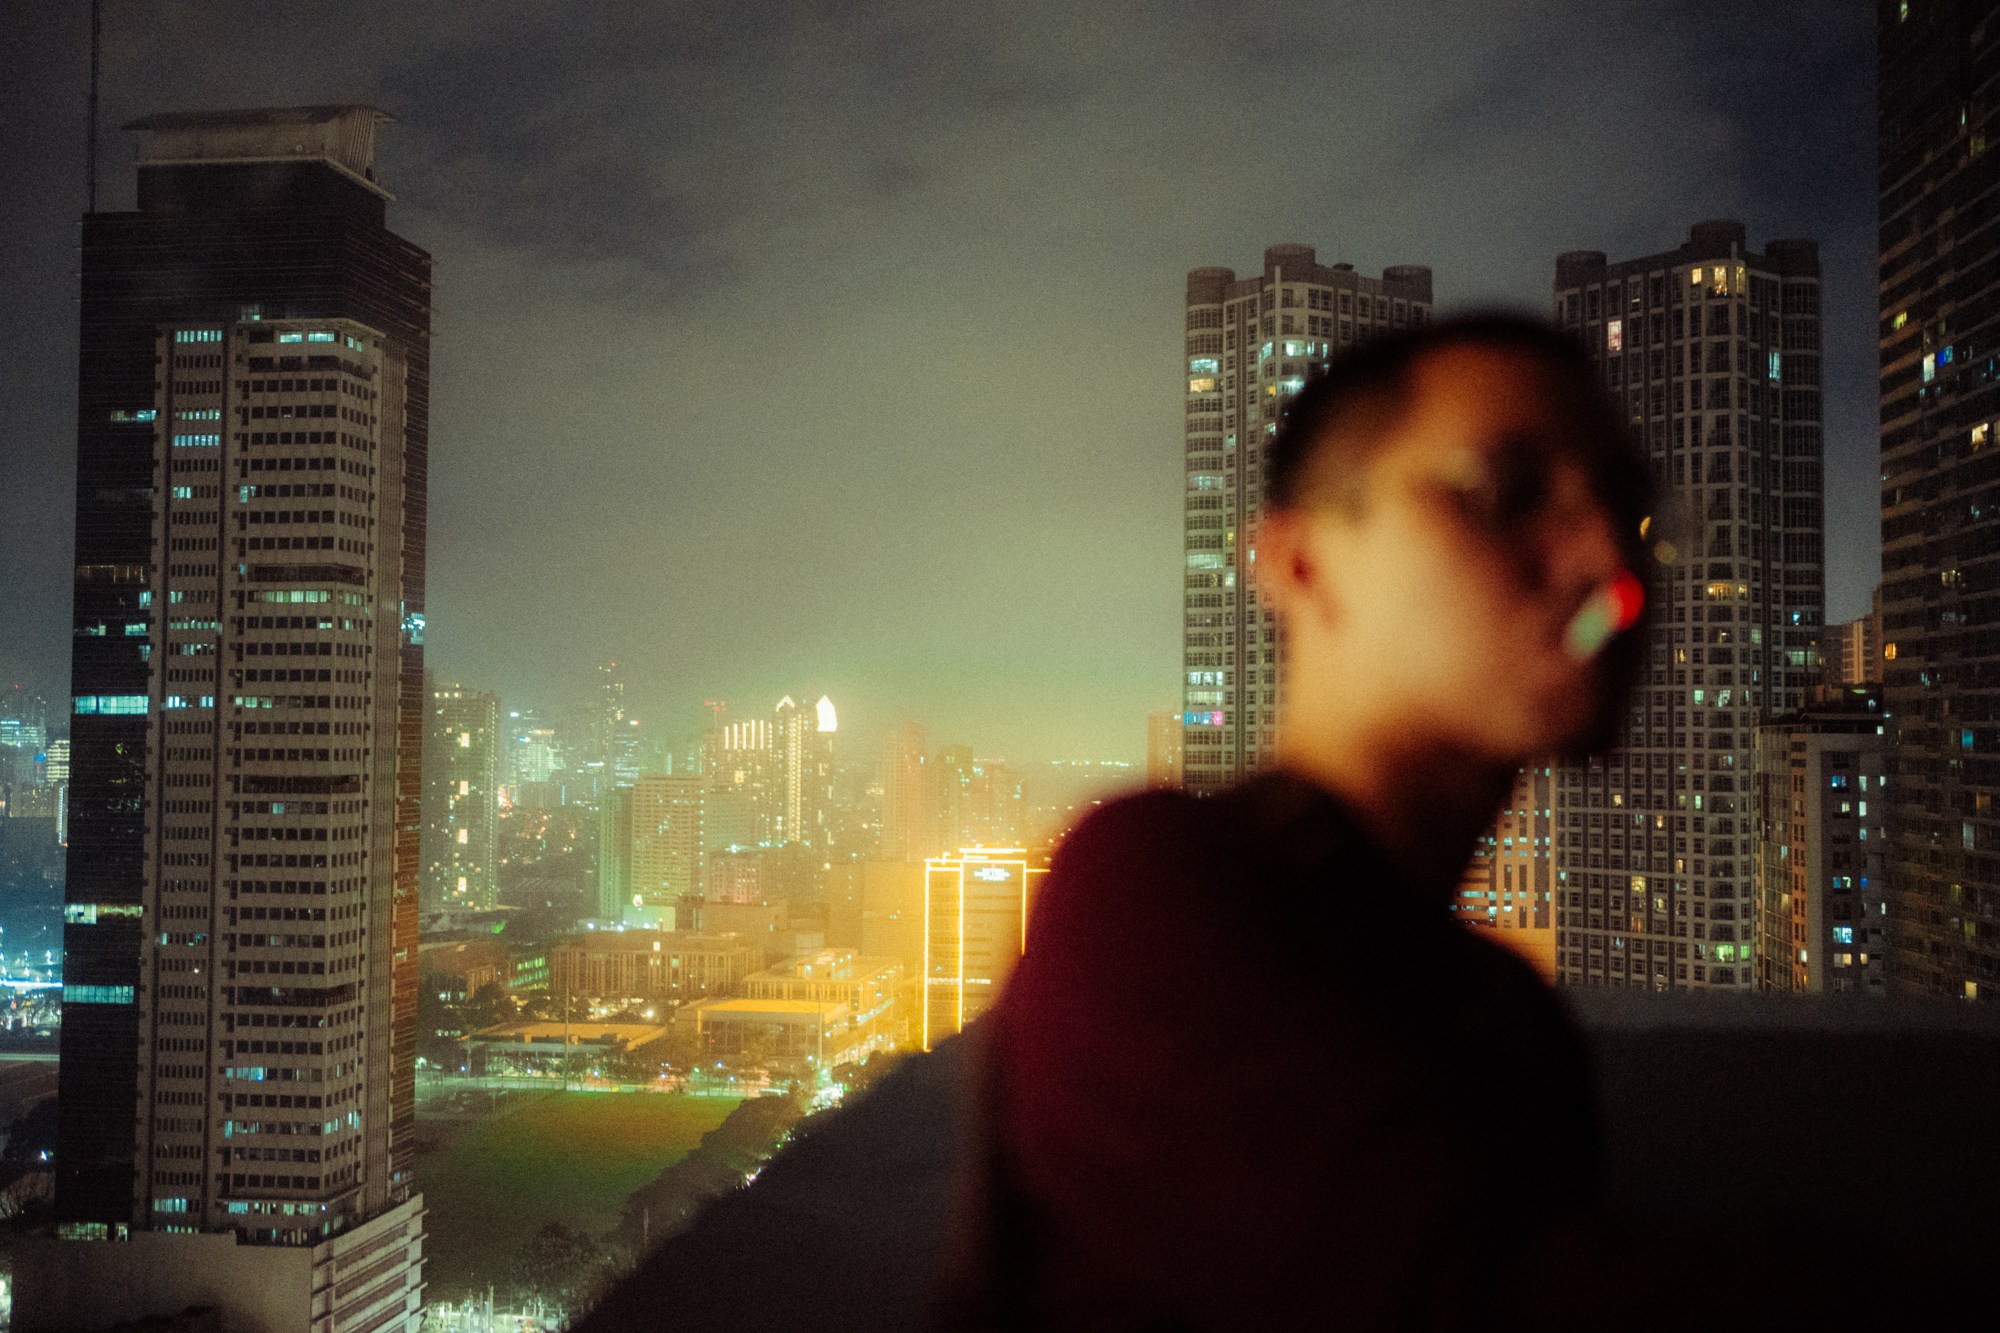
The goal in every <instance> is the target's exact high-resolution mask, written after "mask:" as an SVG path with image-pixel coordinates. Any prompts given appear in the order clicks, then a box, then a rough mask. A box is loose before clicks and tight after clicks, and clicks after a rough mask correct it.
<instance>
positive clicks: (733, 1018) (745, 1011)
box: [674, 998, 886, 1068]
mask: <svg viewBox="0 0 2000 1333" xmlns="http://www.w3.org/2000/svg"><path fill="white" fill-rule="evenodd" d="M674 1021H675V1022H676V1023H692V1024H693V1033H694V1042H695V1058H696V1059H697V1060H698V1061H700V1062H702V1063H704V1064H707V1063H713V1062H716V1061H720V1062H722V1063H724V1064H732V1065H762V1064H769V1063H772V1062H776V1061H786V1062H795V1063H797V1062H803V1063H806V1064H810V1065H814V1066H818V1067H821V1068H831V1067H832V1066H834V1065H842V1064H851V1063H853V1062H855V1061H857V1060H862V1059H865V1058H866V1057H867V1056H868V1055H869V1054H870V1053H871V1052H873V1051H877V1050H882V1049H886V1048H885V1047H884V1046H882V1045H880V1044H871V1037H870V1034H869V1033H868V1031H867V1030H866V1028H865V1026H864V1025H862V1024H859V1023H857V1022H856V1015H855V1013H854V1010H853V1009H852V1008H851V1007H850V1006H849V1005H847V1004H846V1003H845V1002H844V1001H840V1000H778V999H762V1000H751V999H741V998H739V999H729V1000H702V1001H699V1002H698V1003H695V1004H692V1005H689V1006H687V1007H686V1008H684V1009H682V1010H681V1011H680V1012H679V1013H678V1014H676V1015H674Z"/></svg>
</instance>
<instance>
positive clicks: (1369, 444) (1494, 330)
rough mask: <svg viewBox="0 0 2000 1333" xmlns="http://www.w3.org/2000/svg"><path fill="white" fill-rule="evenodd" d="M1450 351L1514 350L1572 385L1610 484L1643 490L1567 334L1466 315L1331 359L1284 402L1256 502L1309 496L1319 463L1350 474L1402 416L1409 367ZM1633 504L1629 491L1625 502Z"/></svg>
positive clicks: (1621, 435)
mask: <svg viewBox="0 0 2000 1333" xmlns="http://www.w3.org/2000/svg"><path fill="white" fill-rule="evenodd" d="M1453 347H1486V348H1493V349H1497V350H1502V351H1515V352H1520V353H1523V354H1525V355H1527V356H1530V357H1532V358H1534V359H1535V360H1537V361H1539V362H1541V363H1542V364H1543V365H1544V366H1546V367H1547V368H1548V369H1549V370H1551V371H1553V372H1554V373H1555V375H1556V377H1557V379H1558V381H1560V382H1561V383H1563V384H1564V385H1565V387H1571V388H1574V390H1575V392H1576V393H1577V394H1578V397H1579V400H1580V401H1582V402H1583V403H1585V404H1587V406H1588V410H1590V411H1591V412H1593V413H1594V414H1597V415H1599V416H1600V417H1601V418H1602V421H1603V424H1604V428H1605V432H1606V434H1607V436H1608V437H1609V438H1610V439H1612V440H1614V441H1616V443H1615V445H1614V450H1615V451H1616V452H1618V453H1620V454H1622V455H1623V457H1620V458H1617V459H1607V460H1606V461H1607V462H1609V463H1611V464H1612V465H1613V467H1614V470H1615V471H1617V472H1619V473H1629V472H1630V471H1631V470H1632V469H1634V468H1637V469H1638V470H1639V475H1638V476H1637V477H1636V478H1630V477H1626V478H1622V479H1621V484H1620V485H1619V486H1618V487H1617V488H1616V489H1618V490H1619V491H1621V492H1623V491H1626V490H1637V491H1639V492H1641V493H1643V491H1644V488H1645V485H1644V483H1645V479H1644V473H1643V464H1642V463H1640V461H1639V458H1638V455H1637V453H1636V451H1634V450H1633V449H1632V447H1631V443H1630V440H1629V437H1628V436H1627V433H1626V431H1625V428H1624V425H1623V423H1622V421H1621V419H1620V416H1619V413H1618V412H1617V410H1616V408H1615V407H1613V405H1612V404H1611V401H1610V399H1609V398H1608V397H1607V396H1606V394H1605V391H1604V389H1603V387H1602V385H1601V383H1600V382H1599V380H1598V376H1597V368H1596V366H1595V365H1594V364H1593V363H1592V361H1591V358H1590V354H1589V353H1588V352H1586V351H1585V350H1584V348H1583V346H1582V345H1581V344H1580V343H1578V342H1577V341H1576V340H1575V339H1574V338H1572V337H1570V336H1569V335H1568V334H1566V333H1564V332H1563V331H1562V330H1561V329H1558V328H1556V327H1554V326H1553V325H1550V324H1544V323H1542V322H1541V321H1540V320H1535V319H1530V318H1527V317H1526V316H1523V315H1511V314H1504V313H1498V314H1473V315H1461V316H1457V317H1454V318H1451V319H1445V320H1440V321H1438V322H1437V323H1435V324H1430V325H1426V326H1425V327H1423V328H1418V329H1410V330H1407V331H1404V332H1398V333H1392V334H1390V335H1388V336H1386V337H1382V338H1378V339H1376V340H1374V341H1373V342H1368V343H1363V344H1362V345H1361V346H1359V347H1356V348H1353V349H1351V350H1349V351H1346V352H1343V353H1341V354H1340V355H1339V356H1338V357H1336V358H1334V360H1333V361H1332V362H1330V363H1329V364H1328V366H1327V368H1326V370H1325V372H1324V373H1323V374H1321V375H1319V376H1317V377H1316V378H1314V379H1313V380H1312V381H1311V382H1310V383H1308V384H1307V385H1306V386H1305V388H1304V389H1302V390H1301V391H1300V392H1299V393H1298V394H1296V395H1294V396H1293V397H1292V398H1291V399H1290V400H1289V402H1288V403H1287V404H1286V409H1285V420H1284V424H1283V425H1281V426H1280V427H1279V428H1278V434H1277V438H1276V439H1274V440H1273V441H1272V442H1271V447H1270V450H1269V452H1268V453H1267V454H1266V456H1265V460H1264V499H1265V503H1266V504H1267V505H1269V506H1271V507H1273V508H1280V509H1284V508H1295V507H1299V506H1302V505H1305V504H1307V503H1310V502H1311V501H1312V500H1313V499H1315V498H1317V497H1316V496H1315V494H1314V492H1315V491H1321V490H1323V488H1322V487H1321V486H1319V485H1316V484H1315V483H1316V481H1317V480H1318V474H1320V473H1321V472H1322V470H1323V469H1322V467H1321V466H1317V465H1319V464H1322V463H1323V462H1333V461H1337V462H1338V463H1339V464H1340V465H1342V466H1343V467H1344V468H1346V469H1347V470H1349V471H1350V472H1352V473H1353V474H1356V475H1358V474H1359V472H1360V470H1361V468H1362V467H1363V465H1365V464H1366V463H1367V462H1368V461H1369V459H1370V457H1372V456H1373V454H1374V453H1375V451H1376V450H1377V449H1378V448H1379V447H1380V445H1381V443H1382V441H1383V440H1384V439H1385V438H1386V437H1387V436H1388V435H1389V434H1391V433H1392V432H1393V431H1394V430H1395V428H1396V426H1397V425H1398V423H1400V422H1401V421H1402V419H1403V417H1404V415H1405V413H1406V412H1407V411H1408V410H1409V407H1410V399H1411V394H1412V392H1413V391H1414V388H1415V380H1416V369H1417V366H1418V365H1419V364H1420V363H1421V362H1422V361H1423V360H1424V359H1425V358H1426V357H1428V356H1430V355H1432V354H1433V353H1435V352H1439V351H1443V350H1445V349H1447V348H1453ZM1620 498H1621V499H1626V498H1630V499H1633V500H1637V501H1638V502H1639V503H1641V504H1643V499H1641V498H1640V497H1639V496H1638V495H1634V496H1630V497H1626V496H1623V495H1621V497H1620Z"/></svg>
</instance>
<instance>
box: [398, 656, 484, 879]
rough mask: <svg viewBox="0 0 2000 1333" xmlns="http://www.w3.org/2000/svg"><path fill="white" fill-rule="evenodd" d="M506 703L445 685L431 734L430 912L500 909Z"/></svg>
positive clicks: (427, 749) (433, 706)
mask: <svg viewBox="0 0 2000 1333" xmlns="http://www.w3.org/2000/svg"><path fill="white" fill-rule="evenodd" d="M499 761H500V699H499V697H498V696H497V695H492V694H483V693H481V692H479V691H477V690H468V689H466V688H464V687H463V686H461V685H445V686H442V687H441V688H437V689H433V690H431V691H430V713H429V719H428V722H427V723H426V726H425V729H424V835H423V854H424V859H423V873H422V875H421V876H420V878H419V884H418V887H419V888H420V889H421V891H422V902H423V904H424V905H425V906H426V907H427V908H439V907H459V908H474V909H481V910H483V909H488V908H493V907H498V906H499V905H500V882H499V848H498V843H499V831H500V790H499V788H500V782H499Z"/></svg>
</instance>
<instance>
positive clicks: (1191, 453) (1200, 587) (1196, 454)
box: [1181, 245, 1431, 793]
mask: <svg viewBox="0 0 2000 1333" xmlns="http://www.w3.org/2000/svg"><path fill="white" fill-rule="evenodd" d="M1430 313H1431V271H1430V270H1429V269H1428V268H1423V267H1420V266H1417V265H1403V266H1399V267H1395V268H1388V269H1384V270H1383V271H1382V276H1381V277H1379V278H1367V277H1363V276H1361V275H1360V274H1358V273H1356V272H1355V271H1354V268H1353V266H1352V265H1351V264H1333V265H1326V264H1321V263H1320V262H1319V261H1318V258H1317V257H1316V256H1315V254H1314V253H1313V249H1312V247H1311V246H1308V245H1275V246H1272V247H1271V248H1270V249H1268V250H1266V251H1265V252H1264V267H1263V271H1262V272H1260V273H1256V274H1252V275H1250V276H1248V277H1245V278H1241V279H1239V278H1238V277H1237V276H1236V274H1235V272H1234V271H1233V270H1230V269H1226V268H1198V269H1195V270H1194V271H1192V272H1191V273H1189V274H1188V278H1187V343H1186V346H1185V347H1184V348H1183V351H1184V353H1185V357H1186V368H1187V426H1186V441H1185V444H1186V449H1185V455H1186V460H1187V461H1186V474H1187V496H1186V509H1187V523H1186V543H1185V545H1186V563H1187V567H1186V570H1185V571H1184V576H1185V585H1184V593H1183V596H1182V603H1183V607H1184V610H1185V613H1186V614H1185V622H1186V623H1185V627H1184V631H1183V638H1182V645H1183V646H1182V654H1181V657H1182V662H1181V665H1182V677H1181V688H1182V699H1183V704H1184V711H1183V714H1182V723H1183V726H1184V728H1185V733H1186V735H1185V741H1184V747H1183V760H1184V763H1185V770H1184V771H1185V782H1186V786H1187V789H1188V790H1189V791H1193V792H1197V793H1209V792H1215V791H1218V790H1220V789H1221V788H1223V787H1225V786H1227V785H1229V784H1230V783H1232V782H1234V781H1236V780H1237V779H1238V778H1241V777H1244V776H1246V775H1248V774H1250V773H1254V772H1256V771H1257V770H1258V769H1259V768H1262V767H1263V766H1264V765H1265V764H1266V763H1268V762H1269V760H1270V757H1271V753H1272V747H1273V745H1274V744H1275V742H1276V739H1277V716H1278V712H1279V709H1280V707H1281V704H1282V701H1281V700H1280V699H1279V697H1278V696H1279V679H1278V675H1279V673H1278V653H1279V644H1278V628H1277V623H1276V621H1275V620H1274V619H1273V618H1272V613H1271V611H1270V610H1269V609H1268V608H1267V607H1264V606H1262V605H1260V604H1259V602H1258V599H1257V588H1256V571H1255V570H1254V569H1253V568H1251V567H1250V565H1249V563H1248V557H1247V556H1246V555H1245V554H1244V549H1245V542H1246V540H1247V538H1248V536H1249V531H1250V528H1251V526H1252V525H1253V524H1254V523H1255V522H1256V519H1257V515H1258V512H1259V511H1260V509H1261V508H1262V506H1263V499H1264V468H1263V454H1264V450H1265V447H1266V446H1267V445H1268V443H1269V441H1270V439H1271V437H1272V436H1274V435H1276V434H1277V433H1278V423H1279V422H1280V421H1282V420H1283V418H1284V415H1285V404H1286V401H1287V400H1288V399H1289V398H1290V397H1291V395H1293V394H1295V393H1297V392H1298V391H1299V390H1300V389H1302V388H1304V387H1305V384H1306V381H1307V380H1308V379H1310V378H1311V377H1312V376H1314V375H1315V374H1317V373H1318V372H1319V371H1320V370H1321V369H1323V368H1324V367H1325V365H1326V363H1327V360H1328V359H1329V358H1330V357H1332V356H1333V355H1334V354H1335V353H1336V352H1339V351H1340V350H1341V349H1342V348H1345V347H1350V346H1353V345H1354V344H1356V343H1360V342H1366V341H1367V340H1368V339H1370V338H1372V337H1375V336H1376V335H1377V334H1380V333H1383V332H1386V331H1388V330H1391V329H1401V328H1411V327H1415V326H1418V325H1422V324H1424V323H1426V322H1427V321H1428V320H1429V319H1430Z"/></svg>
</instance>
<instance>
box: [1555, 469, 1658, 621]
mask: <svg viewBox="0 0 2000 1333" xmlns="http://www.w3.org/2000/svg"><path fill="white" fill-rule="evenodd" d="M1636 544H1637V535H1636V534H1634V533H1626V532H1624V531H1622V530H1621V528H1620V525H1619V520H1618V519H1617V517H1616V516H1615V515H1614V514H1613V513H1612V511H1611V510H1610V508H1608V507H1607V506H1606V505H1605V504H1604V503H1603V502H1602V501H1600V500H1598V499H1597V498H1596V497H1595V496H1594V495H1593V496H1587V497H1585V496H1579V497H1575V502H1574V503H1570V504H1564V505H1559V506H1555V507H1554V508H1552V510H1551V512H1550V513H1549V515H1548V516H1547V518H1546V520H1545V521H1544V523H1543V525H1542V552H1543V556H1542V560H1543V565H1542V573H1543V578H1544V580H1545V584H1546V586H1547V587H1548V588H1549V590H1550V591H1551V592H1553V593H1555V594H1556V595H1557V597H1558V598H1559V599H1561V600H1563V601H1581V600H1582V599H1584V598H1585V597H1588V596H1589V595H1590V594H1591V593H1592V592H1593V591H1595V590H1596V589H1599V588H1602V587H1605V586H1607V585H1609V584H1610V583H1612V582H1613V581H1614V580H1616V579H1617V578H1618V576H1619V575H1621V574H1625V573H1628V572H1629V573H1634V574H1637V573H1639V571H1637V570H1633V569H1631V564H1632V555H1631V552H1632V551H1633V549H1634V548H1635V546H1636Z"/></svg>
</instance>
